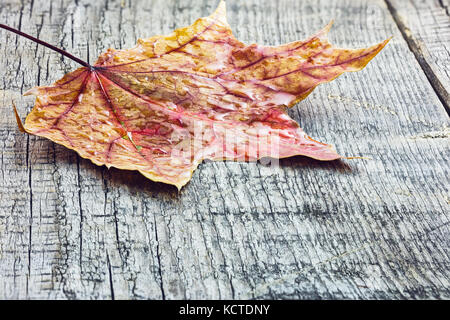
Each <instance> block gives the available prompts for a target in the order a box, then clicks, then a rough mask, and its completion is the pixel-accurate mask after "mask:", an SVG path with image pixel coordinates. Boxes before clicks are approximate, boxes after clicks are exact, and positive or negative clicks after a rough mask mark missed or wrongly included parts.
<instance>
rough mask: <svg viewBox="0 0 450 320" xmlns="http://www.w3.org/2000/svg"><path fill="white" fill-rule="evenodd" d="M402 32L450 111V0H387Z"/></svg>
mask: <svg viewBox="0 0 450 320" xmlns="http://www.w3.org/2000/svg"><path fill="white" fill-rule="evenodd" d="M386 3H387V4H388V8H389V10H390V12H391V13H392V16H393V17H394V20H395V22H396V23H397V25H398V26H399V28H400V30H401V31H402V35H403V37H404V38H405V40H406V41H407V43H408V46H409V48H410V49H411V51H413V53H414V55H415V56H416V59H417V61H419V63H420V66H421V67H422V70H423V71H424V72H425V74H426V75H427V78H428V80H429V81H430V83H431V85H432V86H433V88H434V90H435V91H436V94H437V95H438V97H439V98H440V99H441V102H442V104H443V105H444V106H445V108H446V110H447V113H449V114H450V108H449V104H450V96H449V94H448V88H450V60H449V57H450V52H449V43H450V13H449V4H450V3H449V1H448V0H431V1H430V0H400V1H398V0H397V1H390V0H388V1H387V2H386Z"/></svg>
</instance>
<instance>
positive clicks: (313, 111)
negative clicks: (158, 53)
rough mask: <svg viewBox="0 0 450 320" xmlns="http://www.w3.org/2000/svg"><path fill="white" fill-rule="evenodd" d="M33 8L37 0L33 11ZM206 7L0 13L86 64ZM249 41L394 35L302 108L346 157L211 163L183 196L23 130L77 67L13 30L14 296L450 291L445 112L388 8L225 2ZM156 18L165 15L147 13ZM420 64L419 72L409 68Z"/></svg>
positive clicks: (7, 224)
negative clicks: (35, 103)
mask: <svg viewBox="0 0 450 320" xmlns="http://www.w3.org/2000/svg"><path fill="white" fill-rule="evenodd" d="M32 3H33V6H31V4H32ZM215 6H216V3H215V2H213V3H212V2H207V1H167V0H166V1H153V2H146V1H107V0H105V1H95V2H90V1H87V0H85V1H77V2H72V1H61V2H58V3H52V2H45V1H36V0H35V1H34V2H25V3H24V4H23V5H22V3H20V2H19V1H16V0H9V1H4V2H2V4H1V6H0V17H1V19H2V21H5V23H7V24H9V25H12V26H15V27H20V28H21V29H22V30H23V31H25V32H28V33H30V34H32V35H36V34H38V35H39V36H40V37H41V38H42V39H44V40H47V41H49V42H51V43H55V44H58V45H60V46H61V47H63V48H65V49H67V50H69V51H70V52H72V53H74V54H76V55H78V56H80V57H82V58H86V59H87V58H89V60H90V61H91V62H92V61H94V60H95V57H96V56H97V55H98V54H99V53H100V52H102V51H104V50H106V48H108V47H115V48H126V47H131V46H133V45H134V43H135V41H136V39H137V37H147V36H151V35H154V34H161V33H168V32H170V31H171V30H172V29H173V28H175V27H181V26H184V25H187V24H189V23H192V22H193V21H194V20H195V19H196V18H198V17H200V16H205V15H207V14H209V13H210V12H212V10H214V8H215ZM228 15H229V21H230V24H231V25H232V27H233V30H234V32H235V34H236V36H237V37H238V38H239V39H241V40H243V41H245V42H246V43H251V42H259V43H264V44H274V45H276V44H280V43H284V42H288V41H293V40H298V39H302V38H306V37H307V36H309V35H310V34H312V33H314V32H315V31H317V30H319V29H320V28H321V27H323V26H324V25H325V24H326V23H328V21H329V20H330V19H332V18H333V19H334V20H335V26H334V28H333V29H332V32H331V34H330V39H331V40H332V41H333V42H334V43H336V44H339V46H342V47H347V46H348V47H363V46H367V45H369V44H373V43H376V42H379V41H381V40H383V39H385V38H387V37H389V36H391V35H394V39H393V40H392V41H391V42H390V43H389V45H388V46H387V47H386V48H385V49H384V50H383V52H381V53H380V55H379V56H377V57H376V58H375V59H374V61H373V62H371V63H370V64H369V65H368V67H367V68H366V69H365V70H363V71H362V72H359V73H355V74H347V75H344V76H342V77H341V78H339V79H338V80H336V81H334V82H332V83H330V84H326V85H323V86H320V87H319V88H317V89H316V91H315V92H313V93H312V94H311V95H310V96H309V97H308V98H307V99H306V100H305V101H302V102H301V103H299V104H298V106H296V107H294V108H293V109H292V110H291V111H290V114H291V116H292V117H293V118H294V119H296V120H298V121H299V122H300V124H301V125H302V127H303V128H304V129H305V131H306V132H308V133H309V134H310V135H311V136H312V137H314V138H317V139H319V140H320V141H325V142H328V143H333V144H334V145H336V147H337V150H338V151H339V152H340V153H342V154H344V155H348V156H358V155H362V156H366V157H369V158H370V160H345V161H341V162H331V163H321V162H318V161H312V160H309V159H306V158H302V157H296V158H292V159H285V160H282V161H280V166H279V167H275V168H271V167H266V166H264V165H262V164H255V163H234V162H216V163H211V162H209V163H204V164H202V165H201V166H200V167H199V169H198V170H197V171H196V172H195V174H194V177H193V180H192V181H191V182H190V183H189V184H188V185H187V186H186V187H185V188H183V189H182V191H181V192H180V193H178V192H177V191H176V189H175V188H172V187H170V186H166V185H162V184H158V183H153V182H151V181H148V180H147V179H145V178H144V177H142V176H141V175H139V174H138V173H136V172H127V171H120V170H115V169H111V170H107V169H106V168H104V167H97V166H95V165H93V164H92V163H90V162H89V161H86V160H84V159H80V158H79V157H78V156H77V155H76V154H75V153H74V152H72V151H69V150H66V149H65V148H63V147H60V146H58V145H55V144H53V143H51V142H49V141H47V140H44V139H41V138H36V137H28V136H26V135H22V134H20V133H19V132H18V130H17V128H16V125H15V122H14V121H15V120H14V117H13V115H12V113H11V108H10V100H11V98H14V99H15V101H16V104H17V106H18V109H19V111H20V112H21V114H22V115H23V116H24V115H25V114H26V112H27V111H29V110H30V108H31V106H32V101H31V100H30V99H29V98H28V97H21V96H20V94H21V93H22V92H23V91H25V90H26V89H28V88H30V87H32V86H34V85H37V84H39V83H41V84H44V83H51V82H53V81H54V80H56V79H58V78H60V77H61V76H62V75H63V74H64V73H65V72H67V71H69V70H71V69H72V68H74V67H75V66H76V65H75V64H73V63H72V62H70V61H68V60H66V59H62V58H61V57H60V56H59V55H57V54H55V53H52V52H49V51H48V50H47V49H44V48H40V47H37V46H36V45H35V44H33V43H30V42H29V41H27V40H24V39H18V38H17V37H16V36H14V35H11V34H7V33H5V32H3V31H0V69H1V70H5V74H4V77H3V85H2V91H1V97H0V101H1V105H2V107H1V108H0V112H1V113H2V116H1V117H0V121H1V131H0V132H1V139H0V141H2V148H1V150H2V157H1V159H0V168H1V173H2V179H1V180H0V197H1V198H0V199H1V201H0V205H1V210H0V231H1V232H0V271H1V272H0V298H63V299H64V298H79V299H90V298H97V299H109V298H155V299H160V298H167V299H174V298H252V297H256V298H395V299H403V298H449V297H450V291H449V288H450V286H449V269H450V268H449V224H448V222H449V213H448V212H449V210H448V209H449V202H450V196H449V194H448V182H447V181H448V164H447V163H448V162H447V159H448V146H449V143H448V129H447V128H448V117H447V115H446V112H445V109H444V107H443V105H442V103H441V101H440V100H439V98H438V96H437V95H436V94H435V92H434V90H433V87H432V85H431V84H430V83H429V82H428V80H427V77H426V75H425V74H424V73H423V72H422V70H421V68H420V65H419V63H418V61H417V60H416V59H415V56H414V54H413V53H412V52H411V51H410V50H409V49H408V44H407V43H406V42H405V40H404V39H403V37H402V35H401V33H400V31H399V29H398V28H397V25H396V23H395V21H394V19H393V18H392V16H391V15H390V13H389V10H388V8H387V6H386V4H385V2H384V1H370V2H366V1H362V0H361V1H354V0H344V1H337V0H336V1H313V0H308V1H293V0H284V1H279V2H273V1H256V0H253V1H245V2H243V1H228ZM149 17H151V18H149ZM405 70H407V71H408V72H405Z"/></svg>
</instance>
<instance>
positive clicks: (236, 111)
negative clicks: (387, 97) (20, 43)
mask: <svg viewBox="0 0 450 320" xmlns="http://www.w3.org/2000/svg"><path fill="white" fill-rule="evenodd" d="M330 26H331V24H330V25H328V26H326V27H325V28H324V29H323V30H321V31H320V32H319V33H317V34H315V35H314V36H312V37H310V38H309V39H307V40H305V41H296V42H292V43H288V44H284V45H280V46H261V45H257V44H251V45H248V46H247V45H245V44H243V43H242V42H240V41H238V40H237V39H236V38H235V37H234V36H233V34H232V31H231V28H230V26H229V25H228V23H227V21H226V12H225V3H224V2H221V3H220V5H219V7H218V9H217V10H216V11H215V12H214V13H213V14H212V15H211V16H209V17H206V18H201V19H198V20H197V21H195V22H194V24H192V25H191V26H189V27H185V28H180V29H177V30H175V31H174V32H173V33H171V34H169V35H167V36H155V37H151V38H148V39H139V40H138V42H137V45H136V46H135V47H134V48H131V49H127V50H113V49H108V50H107V52H106V53H103V54H102V55H100V57H99V58H98V61H97V62H96V63H95V65H93V66H90V65H89V64H87V63H83V62H82V61H81V62H80V61H78V62H80V63H82V64H83V65H84V67H82V68H79V69H77V70H75V71H73V72H71V73H68V74H66V75H65V76H64V77H63V78H62V79H60V80H58V81H57V82H56V83H54V84H53V85H51V86H45V87H36V88H33V89H31V90H30V91H28V92H27V93H26V94H33V95H36V104H35V107H34V108H33V110H32V111H31V113H30V114H29V115H28V116H27V118H26V121H25V125H24V129H25V131H26V132H28V133H30V134H35V135H38V136H42V137H46V138H48V139H50V140H52V141H54V142H57V143H59V144H62V145H64V146H66V147H67V148H69V149H73V150H75V151H76V152H78V154H79V155H80V156H81V157H83V158H87V159H90V160H91V161H92V162H93V163H95V164H97V165H106V166H107V167H108V168H109V167H111V166H113V167H116V168H119V169H129V170H138V171H139V172H141V173H142V174H143V175H144V176H146V177H147V178H149V179H151V180H154V181H160V182H164V183H168V184H172V185H175V186H177V188H178V189H180V188H181V187H182V186H183V185H185V184H186V183H187V182H188V181H189V180H190V179H191V176H192V173H193V171H194V170H195V169H196V167H197V166H198V164H199V163H201V162H202V161H203V160H205V159H209V160H235V161H255V160H257V159H260V158H262V157H272V158H283V157H290V156H295V155H303V156H308V157H311V158H314V159H318V160H335V159H338V158H340V156H339V154H337V153H336V151H335V150H334V149H333V148H332V146H330V145H327V144H324V143H320V142H318V141H315V140H313V139H312V138H310V137H309V136H307V135H306V134H305V133H304V132H303V131H302V129H301V128H300V127H299V125H298V124H297V123H296V122H295V121H294V120H292V119H291V118H290V117H289V116H288V115H287V113H286V110H285V108H286V107H291V106H293V105H294V104H296V103H297V102H298V101H300V100H302V99H304V98H305V97H306V96H307V95H308V94H309V93H311V91H312V90H313V89H314V88H315V87H316V86H317V85H319V84H321V83H324V82H328V81H331V80H333V79H335V78H336V77H338V76H339V75H340V74H342V73H343V72H347V71H358V70H361V69H362V68H363V67H365V66H366V64H367V63H368V62H369V61H370V60H371V59H372V58H373V57H374V56H375V55H376V54H377V53H378V52H379V51H380V50H381V49H382V48H383V47H384V46H385V45H386V43H387V42H388V40H386V41H383V42H382V43H380V44H377V45H375V46H372V47H369V48H366V49H357V50H353V49H339V48H335V47H334V46H332V45H331V44H330V43H329V42H328V41H327V38H326V35H327V33H328V31H329V29H330ZM78 60H79V59H78Z"/></svg>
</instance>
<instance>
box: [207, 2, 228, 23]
mask: <svg viewBox="0 0 450 320" xmlns="http://www.w3.org/2000/svg"><path fill="white" fill-rule="evenodd" d="M211 17H213V18H215V19H217V20H220V21H222V22H225V23H227V5H226V2H225V1H224V0H221V1H220V2H219V5H218V6H217V9H216V10H215V11H214V13H213V14H212V15H211Z"/></svg>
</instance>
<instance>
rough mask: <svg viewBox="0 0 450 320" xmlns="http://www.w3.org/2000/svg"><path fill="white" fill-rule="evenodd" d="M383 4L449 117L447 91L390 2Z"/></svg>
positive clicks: (386, 1)
mask: <svg viewBox="0 0 450 320" xmlns="http://www.w3.org/2000/svg"><path fill="white" fill-rule="evenodd" d="M384 2H385V3H386V6H387V8H388V10H389V12H390V14H391V15H392V18H393V19H394V22H395V24H396V25H397V28H398V29H399V30H400V33H401V35H402V37H403V39H404V40H405V41H406V44H407V45H408V48H409V50H410V51H411V52H412V53H413V54H414V57H415V58H416V60H417V62H418V63H419V65H420V67H421V69H422V71H423V72H424V73H425V76H426V77H427V79H428V82H429V83H430V85H431V87H432V88H433V90H434V92H435V93H436V95H437V97H438V98H439V101H441V103H442V105H443V106H444V108H445V111H446V112H447V114H448V115H450V106H449V100H450V98H449V93H448V92H447V90H446V89H445V87H444V85H443V84H442V83H441V81H440V80H439V78H438V77H437V76H436V74H435V73H434V72H433V69H432V68H431V66H430V64H429V63H428V62H427V61H426V59H425V57H424V55H423V53H422V50H421V49H420V46H419V45H418V43H417V41H416V40H415V39H414V37H413V36H412V35H410V34H409V32H408V31H409V28H408V27H407V26H406V25H405V23H404V22H403V20H402V18H401V17H400V15H399V14H398V12H397V10H396V9H395V8H394V7H393V6H392V4H391V0H384Z"/></svg>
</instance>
